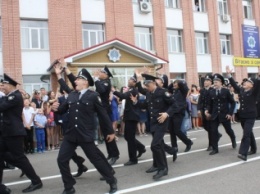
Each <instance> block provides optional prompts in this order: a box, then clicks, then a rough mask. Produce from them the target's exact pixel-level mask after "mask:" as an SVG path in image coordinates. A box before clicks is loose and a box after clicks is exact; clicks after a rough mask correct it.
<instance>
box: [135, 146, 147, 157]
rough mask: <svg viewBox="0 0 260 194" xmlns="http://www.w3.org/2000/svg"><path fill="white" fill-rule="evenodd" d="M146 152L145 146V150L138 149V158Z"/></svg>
mask: <svg viewBox="0 0 260 194" xmlns="http://www.w3.org/2000/svg"><path fill="white" fill-rule="evenodd" d="M145 152H146V149H145V148H144V149H143V150H141V151H138V155H137V158H140V157H141V156H142V155H143V154H144V153H145Z"/></svg>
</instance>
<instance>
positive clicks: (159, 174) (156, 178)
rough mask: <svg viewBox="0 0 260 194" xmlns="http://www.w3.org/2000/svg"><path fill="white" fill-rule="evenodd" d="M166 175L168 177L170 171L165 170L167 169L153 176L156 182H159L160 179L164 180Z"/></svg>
mask: <svg viewBox="0 0 260 194" xmlns="http://www.w3.org/2000/svg"><path fill="white" fill-rule="evenodd" d="M166 175H168V170H167V168H165V169H163V170H159V171H158V172H157V174H156V175H154V176H153V179H154V180H155V181H157V180H159V179H160V178H162V177H163V176H166Z"/></svg>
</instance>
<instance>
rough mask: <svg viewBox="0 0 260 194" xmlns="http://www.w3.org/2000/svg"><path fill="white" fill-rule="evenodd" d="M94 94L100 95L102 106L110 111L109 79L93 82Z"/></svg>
mask: <svg viewBox="0 0 260 194" xmlns="http://www.w3.org/2000/svg"><path fill="white" fill-rule="evenodd" d="M95 86H96V92H98V93H99V94H100V98H101V100H102V104H103V106H104V107H105V109H106V110H107V111H109V112H110V111H111V108H110V103H109V95H110V91H111V82H110V80H109V79H105V80H97V81H95Z"/></svg>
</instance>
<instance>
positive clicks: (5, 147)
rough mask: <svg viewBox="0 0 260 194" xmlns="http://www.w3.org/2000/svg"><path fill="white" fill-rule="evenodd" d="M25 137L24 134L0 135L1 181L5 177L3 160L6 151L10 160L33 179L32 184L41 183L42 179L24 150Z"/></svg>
mask: <svg viewBox="0 0 260 194" xmlns="http://www.w3.org/2000/svg"><path fill="white" fill-rule="evenodd" d="M23 143H24V137H23V136H12V137H1V136H0V164H1V165H0V183H2V179H3V165H2V164H3V161H4V158H5V153H10V154H8V155H9V156H12V157H9V158H8V160H9V161H10V163H11V164H12V165H14V166H16V167H18V168H20V169H21V170H22V171H23V172H24V173H25V175H26V176H27V177H28V178H29V179H30V180H31V182H32V184H39V183H40V182H41V179H40V177H39V176H37V175H36V173H35V171H34V169H33V167H32V165H31V163H30V162H29V160H28V158H27V157H26V156H25V155H24V150H23Z"/></svg>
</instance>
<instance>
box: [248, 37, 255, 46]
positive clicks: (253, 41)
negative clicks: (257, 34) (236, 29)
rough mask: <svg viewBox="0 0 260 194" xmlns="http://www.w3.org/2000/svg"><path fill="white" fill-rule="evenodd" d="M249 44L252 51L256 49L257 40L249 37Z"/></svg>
mask: <svg viewBox="0 0 260 194" xmlns="http://www.w3.org/2000/svg"><path fill="white" fill-rule="evenodd" d="M247 44H248V46H249V47H250V48H251V49H253V48H255V45H256V41H255V38H254V37H253V36H249V37H248V39H247Z"/></svg>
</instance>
